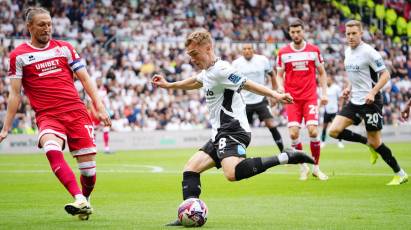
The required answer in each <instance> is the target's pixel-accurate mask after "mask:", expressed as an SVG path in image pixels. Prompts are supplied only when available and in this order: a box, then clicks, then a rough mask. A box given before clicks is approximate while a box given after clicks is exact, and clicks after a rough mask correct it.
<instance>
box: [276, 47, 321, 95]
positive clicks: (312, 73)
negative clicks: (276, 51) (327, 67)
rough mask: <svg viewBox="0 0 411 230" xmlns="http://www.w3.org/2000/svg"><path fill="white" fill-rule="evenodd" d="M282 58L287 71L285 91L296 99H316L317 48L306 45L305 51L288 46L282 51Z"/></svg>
mask: <svg viewBox="0 0 411 230" xmlns="http://www.w3.org/2000/svg"><path fill="white" fill-rule="evenodd" d="M280 58H281V59H282V63H283V65H284V71H285V79H284V87H285V90H286V91H287V92H289V93H290V94H291V95H292V96H293V97H295V98H296V99H300V100H304V99H315V98H316V95H317V94H316V87H317V84H316V62H318V61H319V54H318V52H317V48H316V47H315V46H313V45H310V44H308V43H306V46H305V47H304V48H303V49H301V50H295V49H293V48H292V47H291V45H288V46H286V47H284V48H283V49H282V51H281V57H280Z"/></svg>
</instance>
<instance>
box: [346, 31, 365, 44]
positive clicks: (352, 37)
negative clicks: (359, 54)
mask: <svg viewBox="0 0 411 230" xmlns="http://www.w3.org/2000/svg"><path fill="white" fill-rule="evenodd" d="M361 37H362V31H361V29H360V28H359V27H358V26H348V27H347V26H346V27H345V38H346V39H347V42H348V45H349V46H350V47H351V48H355V47H357V46H358V45H359V44H360V43H361Z"/></svg>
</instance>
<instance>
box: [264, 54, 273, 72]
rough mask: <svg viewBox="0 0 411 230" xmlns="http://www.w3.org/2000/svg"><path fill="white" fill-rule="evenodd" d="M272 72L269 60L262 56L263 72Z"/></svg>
mask: <svg viewBox="0 0 411 230" xmlns="http://www.w3.org/2000/svg"><path fill="white" fill-rule="evenodd" d="M271 72H273V66H272V65H271V63H270V60H268V58H266V57H264V73H266V74H267V73H271Z"/></svg>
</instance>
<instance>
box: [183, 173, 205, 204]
mask: <svg viewBox="0 0 411 230" xmlns="http://www.w3.org/2000/svg"><path fill="white" fill-rule="evenodd" d="M182 186H183V199H184V200H186V199H188V198H198V197H200V194H201V182H200V173H197V172H192V171H185V172H184V173H183V182H182Z"/></svg>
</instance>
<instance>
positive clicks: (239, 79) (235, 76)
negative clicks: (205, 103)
mask: <svg viewBox="0 0 411 230" xmlns="http://www.w3.org/2000/svg"><path fill="white" fill-rule="evenodd" d="M217 77H218V79H217V80H218V82H219V83H220V84H221V85H223V86H224V88H226V89H231V90H234V91H237V92H240V91H241V90H242V89H243V87H244V84H245V82H246V81H247V78H246V77H245V76H243V75H242V74H240V73H239V72H238V71H236V69H234V67H232V66H231V65H229V64H227V65H225V66H222V67H220V68H219V70H218V73H217Z"/></svg>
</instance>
